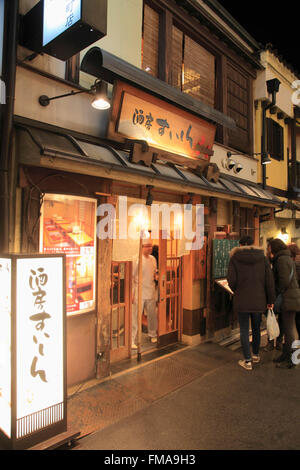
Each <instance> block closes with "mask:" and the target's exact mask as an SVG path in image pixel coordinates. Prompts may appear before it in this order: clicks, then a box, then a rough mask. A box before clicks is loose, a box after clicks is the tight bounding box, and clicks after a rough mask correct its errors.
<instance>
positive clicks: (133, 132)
mask: <svg viewBox="0 0 300 470" xmlns="http://www.w3.org/2000/svg"><path fill="white" fill-rule="evenodd" d="M215 132H216V126H215V125H214V124H212V123H210V122H207V121H205V120H203V119H200V118H198V117H197V116H194V115H193V114H191V113H188V112H186V111H184V110H182V109H179V108H177V107H176V106H174V105H171V104H169V103H167V102H165V101H163V100H161V99H159V98H156V97H154V96H152V95H150V94H148V93H145V92H143V91H141V90H139V89H136V88H134V87H132V86H130V85H128V84H125V83H122V82H117V84H116V86H115V89H114V97H113V109H112V115H111V122H110V125H109V132H108V134H109V135H108V137H109V138H111V139H115V140H119V141H122V140H123V141H125V140H126V139H130V140H133V141H144V142H146V144H147V146H148V153H149V152H150V153H152V156H153V154H156V155H157V156H158V157H159V158H161V159H164V160H167V161H172V162H175V163H184V164H186V165H190V166H192V167H197V166H199V165H201V163H203V162H204V163H205V164H208V163H209V161H210V157H211V156H212V155H213V153H214V152H213V150H212V148H213V144H214V139H215ZM149 147H150V149H149ZM143 153H144V154H145V155H144V156H145V157H146V158H147V148H146V149H143V150H142V152H141V153H140V154H139V156H138V159H143ZM133 157H134V155H133ZM133 161H135V159H134V158H133ZM145 163H148V164H149V160H148V161H147V162H145ZM150 163H152V160H151V161H150Z"/></svg>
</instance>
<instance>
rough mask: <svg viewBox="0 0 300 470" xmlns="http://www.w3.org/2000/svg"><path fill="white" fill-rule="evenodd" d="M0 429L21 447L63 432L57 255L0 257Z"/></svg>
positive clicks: (61, 289) (61, 281)
mask: <svg viewBox="0 0 300 470" xmlns="http://www.w3.org/2000/svg"><path fill="white" fill-rule="evenodd" d="M0 289H1V293H0V299H1V301H0V327H1V328H0V339H1V354H0V428H1V433H0V434H1V440H2V441H3V442H4V444H5V445H6V446H7V447H8V448H13V449H22V448H28V447H30V445H33V444H36V443H38V442H41V441H42V440H45V439H46V438H48V437H52V436H53V435H55V434H58V433H59V432H64V431H66V428H67V424H66V385H65V384H66V369H65V364H66V360H65V343H66V336H65V335H66V331H65V317H66V312H65V264H64V256H62V255H54V256H53V255H46V256H45V255H11V256H7V257H3V258H1V259H0Z"/></svg>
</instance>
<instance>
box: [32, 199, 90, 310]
mask: <svg viewBox="0 0 300 470" xmlns="http://www.w3.org/2000/svg"><path fill="white" fill-rule="evenodd" d="M40 251H41V252H42V253H45V254H50V253H53V254H54V253H55V254H57V253H64V254H65V255H66V292H67V314H75V313H83V312H87V311H91V310H93V309H94V308H95V278H96V200H95V199H89V198H85V197H76V196H65V195H58V194H46V195H45V197H44V202H43V206H42V220H41V224H40Z"/></svg>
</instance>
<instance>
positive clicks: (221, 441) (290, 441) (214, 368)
mask: <svg viewBox="0 0 300 470" xmlns="http://www.w3.org/2000/svg"><path fill="white" fill-rule="evenodd" d="M276 355H278V352H270V353H263V352H262V363H261V364H259V365H257V366H255V368H254V370H253V371H251V372H249V371H245V370H244V369H242V368H240V367H239V366H238V365H237V361H238V359H240V358H241V352H240V351H232V350H230V349H228V348H224V347H221V346H219V345H217V344H214V343H206V344H203V345H200V346H197V347H194V348H189V349H186V350H183V351H180V352H178V353H176V354H175V355H173V356H171V357H166V358H163V359H161V360H160V361H158V362H156V363H152V364H149V365H146V366H144V367H143V368H142V369H139V370H136V371H133V372H128V373H127V374H125V375H123V376H121V377H119V378H116V379H112V381H109V382H107V383H106V385H105V386H104V387H103V386H102V388H101V387H100V388H99V387H95V388H94V390H92V391H93V393H94V397H93V403H94V413H95V410H97V409H98V410H101V409H102V410H104V411H102V412H103V416H102V418H103V419H101V416H99V418H100V419H99V420H98V425H99V426H100V427H98V431H95V430H94V431H92V433H91V434H90V435H88V436H85V437H83V438H81V439H80V440H79V441H78V444H79V446H78V447H75V449H78V450H106V449H107V450H132V449H135V450H169V449H172V450H186V449H188V450H212V449H215V450H292V449H293V450H298V449H299V448H300V366H299V368H297V369H293V370H282V369H276V368H275V365H274V364H273V362H272V360H273V357H275V356H276ZM113 381H114V383H113ZM102 385H103V384H102ZM105 387H106V392H105ZM92 391H87V392H88V393H92ZM112 392H113V393H112ZM84 393H85V392H84ZM101 393H102V399H101ZM124 393H125V395H124ZM99 394H100V395H99ZM79 395H80V394H79ZM109 396H110V397H111V398H108V397H109ZM99 398H100V401H99ZM103 400H104V401H103ZM105 400H106V401H105ZM116 406H117V408H118V409H117V408H116ZM114 407H115V408H114ZM112 409H114V410H115V412H112V411H110V416H112V415H113V418H112V419H106V418H105V416H106V417H107V416H108V415H109V410H112ZM105 410H106V411H105ZM122 410H123V411H122ZM124 410H126V412H125V411H124ZM90 412H91V413H93V406H92V407H91V409H89V413H90ZM105 413H106V415H105ZM85 418H87V413H86V414H85ZM83 421H84V419H83ZM94 429H95V428H94Z"/></svg>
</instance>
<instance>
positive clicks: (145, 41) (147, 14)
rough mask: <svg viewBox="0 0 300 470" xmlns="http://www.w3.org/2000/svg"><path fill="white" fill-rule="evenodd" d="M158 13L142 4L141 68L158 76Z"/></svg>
mask: <svg viewBox="0 0 300 470" xmlns="http://www.w3.org/2000/svg"><path fill="white" fill-rule="evenodd" d="M159 31H160V14H159V13H158V12H157V11H156V10H154V9H153V8H151V7H150V6H149V5H147V4H146V3H145V4H144V19H143V35H142V69H143V70H144V71H145V72H147V73H149V74H150V75H153V76H154V77H158V59H159Z"/></svg>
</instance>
